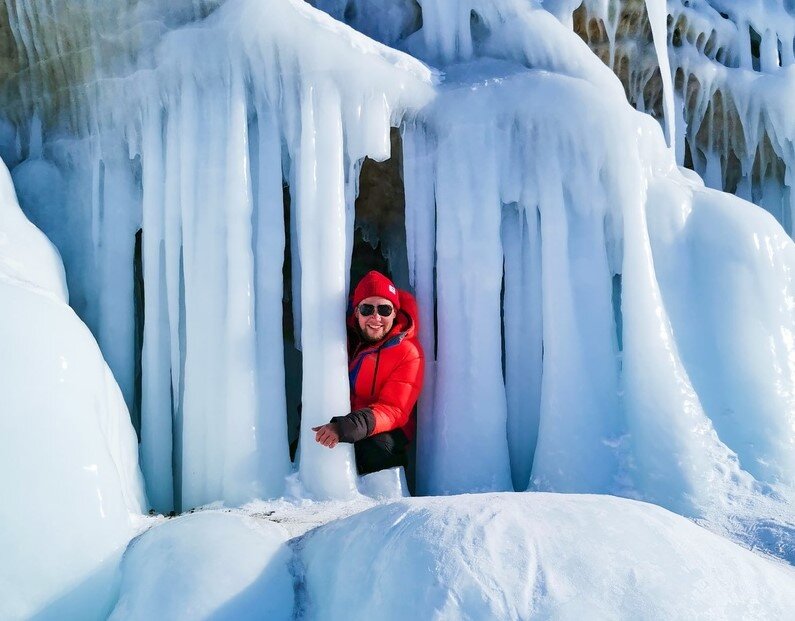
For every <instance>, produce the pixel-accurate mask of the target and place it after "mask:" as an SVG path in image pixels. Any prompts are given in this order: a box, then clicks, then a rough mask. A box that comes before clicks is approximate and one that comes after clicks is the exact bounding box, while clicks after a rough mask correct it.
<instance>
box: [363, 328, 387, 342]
mask: <svg viewBox="0 0 795 621" xmlns="http://www.w3.org/2000/svg"><path fill="white" fill-rule="evenodd" d="M364 335H365V336H366V337H367V340H368V341H370V342H373V343H374V342H375V341H380V340H381V339H382V338H383V336H384V331H383V330H378V332H371V331H370V330H365V332H364Z"/></svg>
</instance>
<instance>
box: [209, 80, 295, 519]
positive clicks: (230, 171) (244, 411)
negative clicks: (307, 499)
mask: <svg viewBox="0 0 795 621" xmlns="http://www.w3.org/2000/svg"><path fill="white" fill-rule="evenodd" d="M229 91H230V92H229V94H228V97H229V100H228V101H227V102H226V105H227V106H228V113H229V114H228V116H227V119H228V124H227V126H226V145H225V148H224V149H223V150H222V151H221V152H222V153H225V154H226V158H225V159H226V170H225V171H224V172H225V173H226V174H225V176H224V180H223V192H222V194H221V201H222V202H221V205H223V206H224V207H225V218H224V225H225V229H226V250H225V253H224V254H225V255H226V278H225V280H226V283H225V289H226V291H225V296H226V312H225V314H224V319H225V324H226V330H225V334H224V335H223V336H224V340H225V343H224V349H225V354H226V355H225V356H224V357H223V358H222V360H225V363H224V365H223V370H224V373H225V375H226V403H225V404H224V410H225V411H226V425H225V429H224V432H225V434H224V436H225V440H226V441H225V443H224V447H223V451H224V458H223V496H222V497H223V498H224V500H226V501H227V502H228V503H230V504H233V505H240V504H243V503H244V502H247V501H250V500H254V499H255V498H262V497H264V496H266V495H270V494H273V492H274V490H273V489H270V490H267V492H266V490H264V489H263V485H262V481H263V479H264V478H265V476H266V470H267V466H268V464H267V462H266V461H265V460H262V459H260V454H261V451H262V448H263V447H262V446H260V434H259V433H258V431H259V429H258V420H257V419H258V416H257V409H258V407H257V400H258V396H259V393H258V390H257V380H258V376H257V358H256V356H257V350H256V332H255V314H254V297H255V288H254V287H255V282H254V253H253V249H252V246H251V242H252V239H253V231H252V224H251V222H252V214H253V198H252V195H251V192H252V190H251V177H250V170H249V145H248V118H247V110H246V94H245V90H244V87H243V83H242V79H241V77H240V75H238V73H237V71H236V70H235V69H234V68H233V69H232V72H231V76H230V85H229ZM264 396H265V395H263V397H264ZM274 396H275V395H274ZM281 416H282V418H284V417H285V415H284V413H282V414H281ZM282 438H283V439H286V438H285V437H284V436H282Z"/></svg>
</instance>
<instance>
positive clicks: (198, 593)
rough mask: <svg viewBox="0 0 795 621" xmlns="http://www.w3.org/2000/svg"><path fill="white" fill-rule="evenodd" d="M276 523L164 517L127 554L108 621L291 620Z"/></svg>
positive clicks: (284, 555) (288, 578)
mask: <svg viewBox="0 0 795 621" xmlns="http://www.w3.org/2000/svg"><path fill="white" fill-rule="evenodd" d="M285 542H286V537H285V534H284V532H283V529H281V528H280V527H279V526H278V525H276V524H274V523H272V522H266V521H262V520H253V519H251V518H248V517H245V516H241V515H237V514H230V513H222V512H215V511H205V512H200V513H196V514H193V515H186V516H184V517H180V518H176V519H174V520H169V521H168V522H165V523H162V524H160V525H158V526H155V527H153V528H152V529H150V530H149V531H147V532H146V533H145V534H143V535H141V536H140V537H139V538H137V539H135V540H134V541H133V542H132V543H131V544H130V546H129V548H128V549H127V551H126V552H125V554H124V559H123V560H122V564H121V571H122V580H121V587H120V588H121V590H120V595H119V600H118V603H117V604H116V607H115V608H114V610H113V613H112V614H111V615H110V617H109V620H110V621H126V620H129V621H137V620H140V619H172V620H173V621H179V620H184V621H191V620H198V619H218V620H220V619H229V620H230V621H232V620H234V621H247V620H254V619H268V620H269V621H289V620H290V619H293V618H294V617H293V599H294V597H293V576H292V575H291V573H290V571H289V568H288V563H289V562H290V560H291V554H290V552H289V550H288V549H287V546H286V545H285Z"/></svg>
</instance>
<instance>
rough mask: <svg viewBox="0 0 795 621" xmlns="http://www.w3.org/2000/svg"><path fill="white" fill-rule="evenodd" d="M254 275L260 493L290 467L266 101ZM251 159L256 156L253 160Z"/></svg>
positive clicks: (261, 110) (280, 217) (279, 245)
mask: <svg viewBox="0 0 795 621" xmlns="http://www.w3.org/2000/svg"><path fill="white" fill-rule="evenodd" d="M255 138H256V141H257V144H256V146H257V148H256V155H257V162H256V164H257V165H256V168H254V170H256V171H257V172H256V182H257V186H256V194H255V196H256V213H255V226H256V229H255V246H254V247H255V251H254V256H255V261H256V263H255V268H256V269H255V276H256V281H255V282H256V295H255V301H256V335H257V366H258V373H259V375H258V400H259V417H258V423H257V425H258V430H257V431H258V433H257V443H258V446H259V451H260V452H261V455H262V457H261V458H260V461H261V462H262V463H263V466H262V468H263V472H262V476H263V483H262V493H263V496H265V497H269V496H270V497H275V496H279V495H281V494H282V492H283V491H284V478H285V476H287V474H288V473H289V471H290V457H289V452H288V446H287V412H286V410H287V401H286V395H285V384H284V382H285V377H284V337H283V334H282V294H283V276H282V267H283V265H284V246H285V234H284V202H283V193H282V163H281V162H282V156H281V148H280V147H281V143H280V137H279V132H278V129H277V126H276V120H275V119H274V117H273V112H272V110H271V109H270V108H269V107H268V106H267V104H262V103H260V104H259V105H258V106H257V134H256V136H255ZM252 164H253V162H252Z"/></svg>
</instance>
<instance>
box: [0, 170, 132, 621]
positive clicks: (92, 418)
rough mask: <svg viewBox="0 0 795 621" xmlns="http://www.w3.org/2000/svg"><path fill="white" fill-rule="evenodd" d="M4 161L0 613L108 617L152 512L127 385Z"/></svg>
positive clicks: (0, 209) (0, 201) (0, 202)
mask: <svg viewBox="0 0 795 621" xmlns="http://www.w3.org/2000/svg"><path fill="white" fill-rule="evenodd" d="M65 299H66V289H65V285H64V282H63V267H62V266H61V263H60V258H59V257H58V255H57V252H56V251H55V250H54V249H53V248H52V246H51V245H50V244H49V242H47V240H46V239H45V238H44V236H43V235H42V234H41V233H40V232H39V231H38V230H37V229H36V228H35V227H34V226H33V225H32V224H30V222H28V221H27V220H26V219H25V217H24V216H23V215H22V212H21V211H20V210H19V206H18V205H17V204H16V199H15V197H14V192H13V189H12V188H11V183H10V178H9V175H8V172H7V170H6V169H5V166H4V165H2V164H0V343H2V351H3V354H2V357H1V358H0V367H2V368H1V369H0V370H1V372H0V489H2V495H3V502H2V504H0V525H2V527H0V549H2V550H3V553H2V560H1V561H0V617H2V618H3V619H25V618H30V617H33V616H35V615H38V616H37V618H42V619H64V618H69V616H73V617H75V618H77V617H79V618H80V619H86V620H88V619H100V618H104V616H105V615H106V614H107V609H108V606H109V605H110V604H111V603H112V601H111V597H112V585H113V582H114V579H115V573H114V572H115V567H116V563H117V562H118V557H119V556H120V554H121V552H122V551H123V549H124V546H126V544H127V542H128V541H129V539H130V537H132V536H133V534H134V532H135V528H136V527H137V524H138V522H139V521H140V514H141V513H142V512H143V511H144V510H145V507H146V501H145V499H144V494H143V480H142V479H141V474H140V471H139V470H138V451H137V448H138V447H137V442H136V437H135V433H134V431H133V429H132V426H131V424H130V418H129V414H128V412H127V408H126V407H125V405H124V400H123V399H122V395H121V392H120V391H119V387H118V385H117V384H116V382H115V381H114V379H113V376H112V375H111V372H110V370H109V369H108V366H107V365H106V364H105V361H104V360H103V358H102V355H101V353H100V351H99V348H98V347H97V344H96V342H95V341H94V338H93V337H92V336H91V333H90V332H89V331H88V329H87V328H86V326H85V325H84V324H83V323H82V322H81V321H80V320H79V319H78V318H77V316H76V315H75V313H74V311H73V310H72V309H71V308H69V306H67V305H66V302H65Z"/></svg>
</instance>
